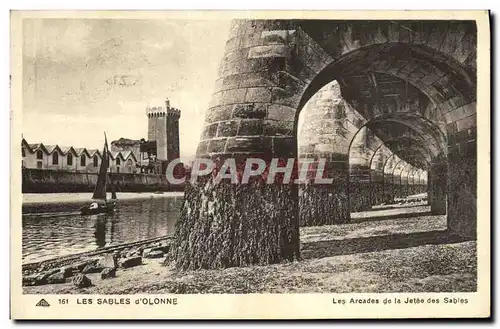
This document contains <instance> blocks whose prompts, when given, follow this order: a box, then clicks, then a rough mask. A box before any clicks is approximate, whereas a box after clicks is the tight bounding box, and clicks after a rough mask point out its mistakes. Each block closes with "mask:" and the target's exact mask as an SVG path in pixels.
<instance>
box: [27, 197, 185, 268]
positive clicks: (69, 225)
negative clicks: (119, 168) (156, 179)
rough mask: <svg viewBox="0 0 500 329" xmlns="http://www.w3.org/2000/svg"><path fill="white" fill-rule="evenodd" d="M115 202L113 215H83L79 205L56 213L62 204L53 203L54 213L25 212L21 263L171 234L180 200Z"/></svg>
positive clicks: (120, 200)
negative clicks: (115, 207) (55, 210)
mask: <svg viewBox="0 0 500 329" xmlns="http://www.w3.org/2000/svg"><path fill="white" fill-rule="evenodd" d="M118 199H119V200H118V202H117V210H116V212H115V213H114V214H99V215H92V216H82V215H80V213H79V212H78V211H76V210H77V209H78V206H74V209H75V211H59V210H60V209H61V208H62V207H61V204H62V203H54V204H53V206H54V207H53V209H58V211H57V212H43V213H24V214H23V218H22V227H23V241H22V245H23V253H22V257H23V263H31V262H38V261H42V260H46V259H51V258H55V257H58V256H64V255H70V254H74V253H78V252H84V251H92V250H96V249H98V248H102V247H104V246H109V245H115V244H120V243H126V242H133V241H139V240H144V239H149V238H155V237H160V236H165V235H168V234H172V233H173V232H174V229H175V223H176V222H177V219H178V218H179V213H180V206H181V203H182V200H183V197H182V196H168V195H165V196H163V195H155V197H154V198H152V197H151V198H144V197H143V198H142V199H126V198H125V199H120V195H118ZM49 208H50V207H49ZM63 208H64V207H63ZM70 209H73V206H72V207H70Z"/></svg>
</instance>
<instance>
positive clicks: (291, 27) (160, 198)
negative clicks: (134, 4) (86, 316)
mask: <svg viewBox="0 0 500 329" xmlns="http://www.w3.org/2000/svg"><path fill="white" fill-rule="evenodd" d="M11 37H12V39H11V53H12V61H11V95H12V99H11V100H12V102H11V109H10V110H11V117H12V121H11V143H12V146H11V147H12V151H11V152H12V159H11V175H12V178H11V203H12V207H15V208H16V207H17V208H16V209H17V210H15V209H14V210H13V212H12V215H11V227H12V228H11V234H12V241H11V244H12V248H11V255H12V258H13V260H12V263H11V267H12V268H11V273H12V280H13V281H12V283H11V285H12V286H16V287H17V284H19V287H17V288H15V289H14V287H12V289H13V290H12V294H13V296H12V298H13V299H14V294H16V292H19V296H18V297H16V298H30V299H29V300H30V302H29V303H31V300H32V301H33V305H31V304H30V305H29V307H30V309H31V310H34V311H33V312H34V313H28V311H26V310H24V311H21V310H19V311H18V313H17V314H23V316H26V317H30V315H28V314H33V316H34V317H39V316H40V314H41V313H40V312H45V311H47V312H49V311H50V312H53V313H51V314H52V316H54V314H59V316H62V317H64V315H62V314H61V313H64V312H65V311H64V310H65V309H67V310H70V308H71V310H74V312H78V311H77V310H76V309H73V307H74V308H77V307H79V305H82V304H87V305H86V306H88V307H87V308H85V307H83V306H81V307H82V311H81V312H83V309H85V312H90V310H91V309H90V307H99V306H102V307H101V308H100V312H108V313H109V312H110V310H111V308H103V307H112V306H114V307H115V309H116V307H117V306H118V305H122V307H123V309H122V310H121V311H120V312H123V317H124V318H126V317H127V315H125V313H126V312H127V309H126V307H128V306H131V307H132V306H133V307H137V306H138V305H140V306H143V307H145V305H146V306H147V305H149V307H150V311H151V312H156V311H154V310H151V308H153V307H154V308H155V309H156V308H157V309H158V312H159V314H161V312H163V311H162V310H161V309H163V310H166V309H168V310H169V311H168V312H175V307H188V305H186V304H187V299H184V298H192V299H189V301H190V303H191V305H193V304H192V303H196V302H195V300H196V299H195V298H198V296H199V298H209V297H210V298H213V300H214V302H215V301H217V300H218V299H217V298H221V299H222V298H226V297H227V298H229V296H231V297H230V298H234V300H239V299H237V298H248V300H250V299H251V300H252V303H257V304H258V303H259V300H260V299H262V300H264V299H265V296H267V295H271V296H281V297H282V298H284V299H283V300H286V298H287V296H292V295H293V296H295V297H294V298H298V299H300V298H301V297H300V296H309V297H308V298H311V300H314V299H313V298H314V296H321V297H320V298H321V300H322V301H321V303H324V304H325V306H321V308H320V309H321V312H323V313H322V315H318V317H321V318H325V317H331V318H335V317H339V316H340V317H342V315H339V313H342V312H343V310H344V309H343V307H351V308H349V309H348V310H349V312H350V313H349V312H348V313H349V314H351V315H350V316H351V317H357V316H356V315H355V314H356V312H358V313H360V315H359V316H363V315H361V313H362V314H365V313H363V312H362V311H361V310H360V306H361V307H383V306H384V305H386V304H392V306H391V305H386V306H385V308H383V312H386V313H387V314H388V316H389V317H400V316H403V315H408V314H409V313H408V312H410V311H408V309H407V310H405V311H401V313H398V314H399V315H398V314H393V315H392V316H391V315H390V314H391V312H395V311H391V308H390V307H410V306H409V305H410V304H411V305H414V304H417V305H418V306H419V307H420V306H422V307H424V308H422V309H420V310H423V309H429V308H436V310H435V311H432V310H429V311H428V314H420V316H422V315H423V317H427V316H431V314H434V313H433V312H438V309H439V307H448V308H450V309H451V310H454V311H451V312H452V313H453V314H458V315H457V317H460V315H462V316H467V314H468V310H469V311H470V313H471V314H474V315H482V316H486V317H487V316H489V308H490V304H489V294H490V291H489V290H490V282H489V271H490V269H489V268H490V263H489V261H490V259H489V257H490V256H489V253H490V250H489V249H490V247H489V243H490V242H489V237H490V231H489V230H490V226H489V225H490V215H489V208H490V205H489V202H490V201H489V188H490V187H489V185H490V183H489V170H490V168H489V166H490V164H489V162H490V159H489V133H490V131H489V129H490V128H489V126H490V123H489V115H490V114H489V112H490V95H489V88H490V85H489V79H490V71H489V56H490V54H489V51H490V44H489V42H490V41H489V40H490V36H489V16H488V12H487V11H468V12H467V11H464V12H458V13H457V12H451V11H450V12H446V11H443V12H435V13H432V12H427V13H424V12H413V13H412V12H411V11H409V12H408V11H406V12H402V11H401V12H382V11H380V12H357V14H354V13H351V14H350V13H349V12H344V13H342V14H339V13H332V12H324V13H321V12H319V13H318V12H316V13H311V14H310V15H308V14H307V13H306V12H303V14H302V15H297V12H295V13H290V12H288V14H286V12H282V13H281V15H280V12H268V13H266V12H246V13H245V14H242V13H239V14H238V13H236V12H234V13H233V12H225V13H222V12H221V13H218V14H216V13H207V12H195V11H191V12H184V13H179V12H177V13H174V12H170V13H169V12H165V11H164V12H161V11H157V12H149V13H148V12H143V13H138V12H135V13H134V12H133V11H131V12H128V13H125V12H118V11H117V12H90V13H84V12H78V11H73V12H64V11H46V12H43V11H41V12H29V11H11ZM483 60H484V61H485V62H481V61H483ZM483 63H484V64H483ZM479 77H481V78H479ZM478 103H479V106H478ZM478 136H481V138H482V140H478ZM478 168H479V169H480V170H479V171H478ZM480 175H486V176H482V177H486V180H484V178H483V179H482V178H481V176H480ZM478 183H480V184H478ZM480 189H482V190H481V191H482V192H481V191H480ZM481 199H482V200H481ZM481 202H482V203H481ZM479 204H482V206H479ZM480 211H482V213H481V215H480V213H479V212H480ZM481 266H482V267H481ZM387 294H389V295H387ZM134 296H135V297H137V298H134ZM201 296H204V297H201ZM269 298H273V297H269ZM18 300H19V303H21V302H20V301H21V300H22V299H18ZM183 300H184V301H185V302H184V303H185V305H184V306H183V305H182V304H183ZM200 300H201V299H200ZM203 300H204V301H205V302H204V303H206V301H207V300H209V299H203ZM210 300H212V299H210ZM245 300H246V299H245ZM479 302H484V304H479ZM290 303H291V304H292V303H295V302H292V301H291V300H290ZM394 304H399V305H394ZM221 305H222V304H221ZM344 305H345V306H344ZM12 307H13V308H17V307H19V308H21V305H19V304H16V303H13V305H12ZM65 307H66V308H65ZM295 307H302V308H304V307H305V304H304V303H302V304H301V306H298V305H295V306H294V307H291V308H290V309H288V311H286V310H280V311H278V309H276V310H274V311H273V310H268V312H270V313H269V314H268V313H264V311H263V310H261V311H259V312H260V313H259V312H257V310H254V311H251V310H248V311H244V310H236V309H233V310H232V311H231V312H229V311H228V313H224V312H223V313H224V314H226V315H225V316H227V317H229V318H239V317H240V316H248V317H255V318H259V317H261V315H258V314H267V315H266V317H270V318H273V317H276V318H282V317H292V318H293V317H294V314H293V312H294V311H293V310H294V309H295ZM281 308H286V305H281V306H280V309H281ZM320 309H318V310H317V311H318V312H320ZM326 309H330V310H331V311H330V312H331V315H327V314H328V312H326V311H324V310H326ZM346 310H347V309H346ZM165 312H167V311H165ZM186 312H187V311H186ZM207 312H208V311H207ZM273 312H274V313H273ZM325 312H326V313H325ZM373 312H375V311H372V313H369V312H366V314H367V315H366V316H367V317H373V316H374V315H373V314H375V313H373ZM195 313H196V314H197V315H196V316H194V317H203V316H207V317H211V315H213V316H216V314H215V313H210V314H208V313H204V312H203V311H201V310H198V311H196V312H195ZM396 313H397V312H396ZM445 313H446V312H444V311H443V313H442V314H443V315H444V314H445ZM47 314H48V313H47ZM165 314H166V313H165ZM179 314H180V313H179ZM182 314H184V315H183V317H186V318H189V316H188V315H187V314H189V313H182ZM193 314H194V313H193ZM228 314H232V315H228ZM314 314H315V310H314V309H313V308H310V309H309V310H304V309H303V310H302V311H301V312H299V313H295V315H296V316H298V317H306V318H310V317H315V315H314ZM346 314H347V313H346ZM352 314H354V315H352ZM370 314H371V315H370ZM41 316H42V317H43V316H44V315H41ZM114 316H115V317H116V316H118V317H119V318H121V317H122V315H117V314H115V315H114ZM179 316H180V315H179ZM221 316H222V315H221ZM408 316H409V317H411V315H408ZM151 317H156V316H153V315H151ZM434 317H436V316H434ZM437 317H439V316H437Z"/></svg>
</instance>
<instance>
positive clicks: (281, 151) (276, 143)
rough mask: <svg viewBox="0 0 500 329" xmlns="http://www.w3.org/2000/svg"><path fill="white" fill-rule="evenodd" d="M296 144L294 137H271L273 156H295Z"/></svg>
mask: <svg viewBox="0 0 500 329" xmlns="http://www.w3.org/2000/svg"><path fill="white" fill-rule="evenodd" d="M296 148H297V144H296V142H295V137H275V138H273V151H274V153H273V154H274V156H275V157H283V158H290V157H295V156H296V152H297V150H296Z"/></svg>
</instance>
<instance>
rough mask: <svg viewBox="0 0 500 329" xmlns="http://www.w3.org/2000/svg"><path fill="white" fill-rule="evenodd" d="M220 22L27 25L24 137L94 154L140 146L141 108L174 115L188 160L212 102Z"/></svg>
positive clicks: (222, 35) (224, 26) (221, 43)
mask: <svg viewBox="0 0 500 329" xmlns="http://www.w3.org/2000/svg"><path fill="white" fill-rule="evenodd" d="M229 24H230V22H229V21H228V20H182V19H177V20H165V19H161V20H160V19H156V20H155V19H147V20H146V19H143V20H137V19H81V18H79V19H26V20H25V21H24V22H23V137H24V138H25V139H26V140H27V141H28V143H37V142H42V143H44V144H59V145H63V146H71V145H72V146H75V147H87V148H101V147H102V145H103V138H104V136H103V132H104V131H106V134H107V136H108V141H112V140H116V139H119V138H121V137H124V138H130V139H140V138H147V117H146V114H145V113H146V107H148V106H164V103H165V99H166V98H169V99H170V104H171V106H173V107H176V108H179V109H180V110H181V119H180V124H179V125H180V136H179V137H180V152H181V158H192V157H194V155H195V152H196V147H197V145H198V141H199V137H200V132H201V127H202V125H203V120H204V113H205V111H206V109H207V106H208V104H209V102H210V98H211V95H212V93H213V88H214V83H215V80H216V78H217V70H218V66H219V61H220V59H221V58H222V56H223V52H224V47H225V43H226V39H227V33H228V31H229Z"/></svg>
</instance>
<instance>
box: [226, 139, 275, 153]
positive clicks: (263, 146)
mask: <svg viewBox="0 0 500 329" xmlns="http://www.w3.org/2000/svg"><path fill="white" fill-rule="evenodd" d="M225 151H226V153H240V152H249V153H271V152H272V138H271V137H230V138H228V141H227V144H226V150H225Z"/></svg>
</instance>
